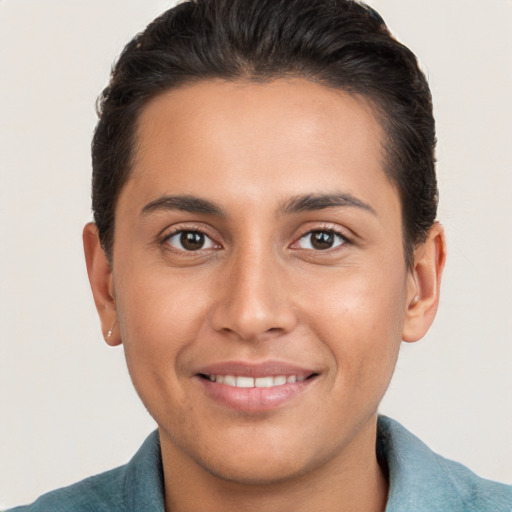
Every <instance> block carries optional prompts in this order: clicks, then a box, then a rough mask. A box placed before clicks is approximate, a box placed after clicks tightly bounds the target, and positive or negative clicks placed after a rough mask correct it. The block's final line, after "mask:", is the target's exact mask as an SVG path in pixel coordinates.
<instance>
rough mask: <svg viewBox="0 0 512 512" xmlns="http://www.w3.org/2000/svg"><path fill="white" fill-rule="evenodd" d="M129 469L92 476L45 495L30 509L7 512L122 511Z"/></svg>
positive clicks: (20, 508) (119, 469)
mask: <svg viewBox="0 0 512 512" xmlns="http://www.w3.org/2000/svg"><path fill="white" fill-rule="evenodd" d="M125 473H126V466H122V467H119V468H117V469H113V470H111V471H107V472H106V473H101V474H100V475H96V476H92V477H90V478H87V479H85V480H82V481H81V482H78V483H76V484H73V485H70V486H68V487H63V488H62V489H57V490H55V491H52V492H49V493H48V494H44V495H43V496H41V497H40V498H38V499H37V500H36V501H35V502H34V503H32V504H31V505H27V506H23V507H16V508H14V509H11V510H9V511H8V512H43V511H44V512H48V511H50V510H51V511H52V512H71V511H73V512H93V511H94V512H107V511H114V510H115V511H119V512H121V511H123V510H125V506H124V496H123V494H124V493H123V482H124V477H125Z"/></svg>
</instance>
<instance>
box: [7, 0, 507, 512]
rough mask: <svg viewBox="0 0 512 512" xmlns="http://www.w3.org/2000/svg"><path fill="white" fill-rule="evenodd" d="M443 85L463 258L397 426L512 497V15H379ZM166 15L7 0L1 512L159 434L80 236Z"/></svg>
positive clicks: (448, 183)
mask: <svg viewBox="0 0 512 512" xmlns="http://www.w3.org/2000/svg"><path fill="white" fill-rule="evenodd" d="M370 3H371V4H372V5H373V6H374V7H375V8H377V9H378V10H379V11H380V13H381V14H382V15H383V17H384V18H385V19H386V21H387V22H388V25H389V26H390V28H391V29H392V31H393V32H394V33H395V35H397V37H398V38H399V39H400V40H402V41H403V42H405V43H406V44H407V45H408V46H409V47H410V48H411V49H412V50H413V51H415V52H416V53H417V54H418V55H419V57H420V59H421V62H422V64H423V66H424V69H425V70H426V72H427V75H428V76H429V79H430V82H431V87H432V91H433V94H434V101H435V110H436V117H437V121H438V136H439V140H440V143H439V148H438V160H439V165H438V172H439V182H440V189H441V207H440V212H439V218H440V219H441V220H442V222H443V223H444V225H445V227H446V230H447V235H448V244H449V260H448V266H447V270H446V275H445V281H444V290H443V294H442V299H441V306H440V311H439V315H438V318H437V320H436V323H435V325H434V328H433V329H432V330H431V332H430V333H429V335H428V336H427V337H426V338H425V339H424V340H423V341H421V342H419V343H417V344H414V345H405V344H404V347H403V350H402V354H401V359H400V361H399V364H398V368H397V372H396V374H395V378H394V381H393V383H392V385H391V388H390V390H389V392H388V395H387V397H386V398H385V401H384V403H383V404H382V407H381V411H382V412H383V413H385V414H388V415H390V416H393V417H395V418H396V419H398V420H400V421H401V422H402V423H403V424H404V425H405V426H406V427H408V428H409V429H410V430H412V431H413V432H414V433H415V434H416V435H418V436H419V437H420V438H422V439H423V440H424V441H425V442H427V444H429V445H430V446H431V447H432V448H433V449H435V450H436V451H439V452H440V453H442V454H443V455H445V456H448V457H450V458H454V459H456V460H459V461H461V462H463V463H464V464H466V465H468V466H470V467H471V468H472V469H473V470H474V471H476V472H477V473H479V474H481V475H484V476H486V477H489V478H493V479H498V480H501V481H505V482H509V483H510V482H512V464H511V463H510V461H511V460H512V371H511V369H512V368H511V367H512V335H511V333H512V293H511V291H512V270H511V268H512V230H511V218H512V156H511V155H512V153H511V150H510V146H511V140H512V139H511V136H512V129H511V119H512V101H511V99H510V91H512V2H511V1H510V0H485V2H484V1H483V0H478V1H477V0H430V1H428V2H426V1H424V0H374V1H373V2H370ZM171 4H172V2H169V1H163V0H88V1H87V2H83V1H79V0H42V1H41V0H0V134H1V139H0V240H1V244H2V245H1V251H0V272H1V277H0V407H1V410H0V414H1V421H0V460H1V461H2V462H1V464H0V507H6V506H11V505H15V504H19V503H23V502H28V501H31V500H33V499H35V498H36V497H37V496H38V495H39V494H41V493H42V492H45V491H49V490H51V489H53V488H55V487H58V486H63V485H66V484H70V483H72V482H74V481H76V480H78V479H81V478H83V477H86V476H88V475H91V474H93V473H98V472H101V471H103V470H106V469H109V468H112V467H114V466H116V465H119V464H122V463H125V462H126V461H127V460H128V459H129V458H130V457H131V456H132V455H133V453H134V452H135V451H136V449H137V448H138V446H139V445H140V444H141V442H142V440H143V439H144V438H145V436H146V435H147V434H148V433H149V432H150V431H151V430H152V429H153V428H154V424H153V421H152V420H151V418H150V417H149V416H148V414H147V413H146V411H145V410H144V408H143V406H142V405H141V404H140V403H139V400H138V398H137V397H136V395H135V392H134V391H133V388H132V386H131V383H130V381H129V378H128V375H127V371H126V369H125V366H124V359H123V353H122V348H118V349H111V348H108V347H107V346H106V345H105V344H104V342H103V340H102V336H101V333H100V329H99V322H98V321H97V319H96V313H95V311H94V307H93V302H92V297H91V294H90V292H89V288H88V283H87V278H86V273H85V265H84V262H83V256H82V248H81V228H82V225H83V224H84V223H85V222H86V221H87V220H89V218H90V210H89V208H90V207H89V194H90V191H89V181H90V157H89V144H90V138H91V132H92V130H93V128H94V125H95V114H94V102H95V98H96V96H97V95H98V94H99V92H100V91H101V89H102V88H103V87H104V85H105V84H106V82H107V79H108V72H109V68H110V65H111V63H112V61H113V60H114V58H115V57H116V55H117V54H118V53H119V52H120V50H121V49H122V47H123V45H124V43H126V42H127V41H128V39H129V38H130V37H131V36H132V35H134V34H135V32H137V31H139V30H141V29H143V27H144V26H145V25H146V24H147V23H148V22H149V21H150V20H151V19H153V18H154V17H155V16H156V15H157V14H159V13H160V12H162V11H163V10H164V9H165V8H167V7H168V6H170V5H171Z"/></svg>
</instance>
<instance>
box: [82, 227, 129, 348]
mask: <svg viewBox="0 0 512 512" xmlns="http://www.w3.org/2000/svg"><path fill="white" fill-rule="evenodd" d="M83 242H84V252H85V261H86V264H87V274H88V275H89V283H90V284H91V289H92V294H93V296H94V303H95V304H96V309H97V311H98V315H99V317H100V322H101V331H102V332H103V337H104V338H105V341H106V342H107V343H108V344H109V345H111V346H114V345H119V344H120V343H121V335H120V333H119V329H118V328H116V325H117V308H116V300H115V293H114V280H113V277H112V270H111V268H110V263H109V261H108V259H107V257H106V255H105V252H104V251H103V247H102V246H101V243H100V239H99V236H98V228H97V227H96V225H95V224H94V223H92V222H91V223H89V224H86V225H85V227H84V231H83ZM109 332H110V334H109Z"/></svg>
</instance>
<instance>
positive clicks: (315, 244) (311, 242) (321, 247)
mask: <svg viewBox="0 0 512 512" xmlns="http://www.w3.org/2000/svg"><path fill="white" fill-rule="evenodd" d="M345 242H346V240H345V238H344V237H343V236H341V235H340V234H339V233H336V232H335V231H327V230H319V231H310V232H309V233H306V234H305V235H304V236H302V237H301V238H300V240H299V247H300V248H301V249H313V250H315V251H325V250H327V249H332V248H334V247H337V246H339V245H342V244H344V243H345Z"/></svg>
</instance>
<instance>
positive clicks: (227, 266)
mask: <svg viewBox="0 0 512 512" xmlns="http://www.w3.org/2000/svg"><path fill="white" fill-rule="evenodd" d="M383 158H384V152H383V148H382V133H381V127H380V125H379V123H378V122H377V121H376V119H375V117H374V115H373V112H372V110H371V108H370V107H369V106H368V105H367V103H366V102H365V101H364V100H363V99H362V98H359V97H356V96H353V95H349V94H347V93H344V92H342V91H336V90H332V89H328V88H325V87H323V86H321V85H318V84H314V83H310V82H307V81H305V80H300V79H294V80H288V81H285V80H275V81H273V82H270V83H265V84H255V83H250V82H224V81H220V80H217V81H208V82H201V83H198V84H194V85H188V86H184V87H182V88H180V89H175V90H171V91H168V92H166V93H164V94H163V95H161V96H159V97H158V98H155V99H153V100H152V101H151V102H150V103H149V104H148V105H147V106H146V107H145V108H144V110H143V111H142V113H141V115H140V118H139V122H138V127H137V151H136V156H135V160H134V165H133V170H132V174H131V176H130V178H129V180H128V182H127V183H126V184H125V186H124V188H123V190H122V191H121V194H120V197H119V201H118V204H117V206H116V226H115V238H114V250H113V261H112V265H109V262H108V261H107V259H106V257H105V255H104V253H103V251H102V249H101V246H100V244H99V241H98V236H97V231H96V228H95V226H94V225H93V224H89V225H87V226H86V227H85V230H84V245H85V253H86V259H87V265H88V271H89V276H90V281H91V286H92V290H93V294H94V297H95V302H96V306H97V308H98V312H99V315H100V319H101V322H102V328H103V332H104V333H106V332H107V331H108V330H109V329H111V328H112V326H113V325H114V324H115V328H114V330H113V333H112V335H111V337H109V338H108V337H107V336H106V334H105V337H106V339H107V342H108V343H110V344H111V345H116V344H120V343H122V344H123V345H124V349H125V353H126V360H127V364H128V368H129V371H130V375H131V377H132V380H133V383H134V385H135V388H136V389H137V391H138V393H139V395H140V397H141V399H142V401H143V402H144V404H145V406H146V407H147V409H148V410H149V412H150V413H151V415H152V416H153V417H154V418H155V420H156V421H157V423H158V426H159V431H160V437H161V445H162V456H163V463H164V473H165V481H166V483H167V485H166V496H165V500H166V508H167V510H173V512H180V511H185V510H186V511H189V512H190V511H204V510H209V511H230V510H237V511H240V510H256V509H257V510H262V511H266V512H271V511H277V510H279V511H281V512H282V511H288V510H289V511H294V512H296V511H311V510H322V511H325V512H329V511H334V510H336V511H338V510H351V511H379V510H380V511H382V510H384V508H385V502H386V493H387V482H386V480H385V478H384V475H383V473H382V471H381V469H380V467H379V465H378V463H377V459H376V455H375V448H374V447H375V438H376V419H377V407H378V404H379V402H380V400H381V399H382V396H383V394H384V392H385V390H386V388H387V386H388V384H389V381H390V379H391V376H392V373H393V370H394V367H395V363H396V359H397V355H398V351H399V346H400V343H401V340H405V341H416V340H418V339H420V338H421V337H422V336H423V335H424V334H425V333H426V331H427V330H428V328H429V326H430V324H431V323H432V321H433V319H434V316H435V312H436V309H437V304H438V299H439V284H440V278H441V273H442V269H443V265H444V260H445V241H444V235H443V230H442V228H441V226H440V225H439V224H435V225H434V226H433V228H432V230H431V232H430V235H429V237H428V239H427V240H426V242H425V243H424V244H422V245H420V246H419V247H417V248H416V250H415V253H414V264H413V267H412V268H407V266H406V263H405V258H404V253H403V243H402V218H401V209H400V201H399V196H398V193H397V190H396V188H395V186H394V185H393V184H392V183H391V182H390V181H389V180H388V179H387V177H386V176H385V174H384V172H383V170H382V169H383ZM340 194H343V198H344V199H345V201H344V202H341V203H340V201H335V203H337V204H336V205H333V206H326V205H325V204H319V203H318V202H317V204H316V205H315V206H314V207H312V206H311V204H310V205H309V207H308V208H304V207H303V208H302V209H301V208H299V207H298V206H297V204H298V202H297V198H298V197H303V196H308V197H311V196H314V197H319V196H322V195H330V196H336V198H338V199H339V196H340ZM166 196H173V197H175V196H180V197H182V196H186V197H187V198H189V199H190V198H191V197H193V198H194V201H195V203H194V204H196V206H197V198H200V199H201V200H204V201H208V202H209V205H210V206H211V205H214V206H215V207H216V208H217V209H220V210H221V211H222V214H221V215H219V214H218V212H217V213H216V212H214V211H213V210H212V211H207V210H208V209H204V208H203V211H188V210H189V209H190V204H189V203H187V206H186V208H185V209H183V208H184V206H183V203H180V204H179V205H178V206H180V208H176V206H177V203H176V200H174V201H169V200H167V201H163V200H162V198H163V197H166ZM347 198H348V199H349V201H348V202H347V201H346V199H347ZM310 203H311V201H310ZM302 204H304V202H303V203H302ZM148 205H151V206H148ZM203 206H204V205H203ZM183 231H188V232H195V233H197V232H202V233H204V234H205V235H206V236H205V238H204V245H202V246H201V243H202V242H200V243H199V247H201V248H199V250H186V248H185V247H184V246H183V245H180V244H181V242H180V240H181V239H180V236H181V235H180V234H181V233H182V232H183ZM176 233H177V234H176ZM322 233H323V234H322ZM314 235H317V236H324V237H327V239H328V241H329V243H331V242H332V246H330V247H327V248H324V247H323V246H322V247H321V248H320V249H319V248H318V245H316V246H315V245H313V244H312V240H314V239H313V238H312V236H314ZM196 236H197V235H196ZM327 245H328V246H329V244H327ZM187 247H189V246H187ZM268 360H272V361H278V362H280V363H286V364H290V365H293V366H294V367H298V368H302V369H307V370H308V371H313V372H314V377H313V378H311V379H309V380H308V381H307V385H305V386H304V388H301V389H300V390H299V391H298V392H297V394H296V395H294V396H292V397H291V398H289V399H286V400H285V401H284V402H283V403H280V404H279V405H278V406H276V407H270V408H268V409H266V410H245V409H244V408H243V407H242V408H237V407H232V406H230V405H226V404H225V403H221V402H219V401H218V400H216V399H215V398H213V397H212V395H211V394H210V393H209V392H208V391H207V390H206V387H205V386H206V384H205V382H206V381H204V380H203V379H201V378H200V377H198V371H199V369H201V368H205V367H208V365H212V364H217V363H223V362H225V361H241V362H244V363H247V364H256V365H258V364H260V363H262V362H265V361H268ZM217 386H218V384H217ZM171 482H172V483H171Z"/></svg>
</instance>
